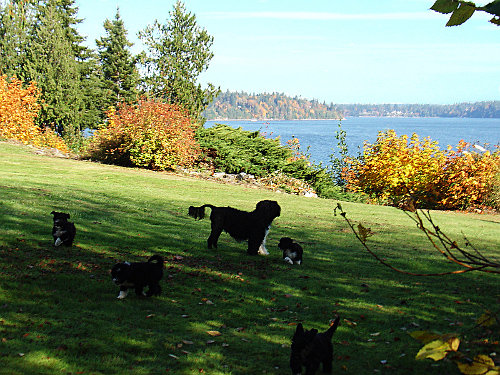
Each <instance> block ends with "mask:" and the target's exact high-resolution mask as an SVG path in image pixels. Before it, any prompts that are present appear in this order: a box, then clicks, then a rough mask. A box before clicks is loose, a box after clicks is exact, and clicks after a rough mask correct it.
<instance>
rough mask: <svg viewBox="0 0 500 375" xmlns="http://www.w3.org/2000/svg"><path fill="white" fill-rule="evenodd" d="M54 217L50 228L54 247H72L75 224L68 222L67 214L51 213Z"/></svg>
mask: <svg viewBox="0 0 500 375" xmlns="http://www.w3.org/2000/svg"><path fill="white" fill-rule="evenodd" d="M51 215H54V226H53V227H52V237H54V245H55V246H59V245H61V244H63V245H64V246H72V245H73V240H74V239H75V234H76V228H75V224H73V223H70V222H69V221H68V219H69V217H70V216H69V214H65V213H64V212H56V211H52V212H51Z"/></svg>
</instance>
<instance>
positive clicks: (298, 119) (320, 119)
mask: <svg viewBox="0 0 500 375" xmlns="http://www.w3.org/2000/svg"><path fill="white" fill-rule="evenodd" d="M349 118H422V119H425V118H427V119H431V118H436V119H446V118H449V119H457V118H463V119H485V120H488V119H490V120H495V119H497V120H498V119H500V117H464V116H456V117H452V116H346V117H342V118H341V119H338V118H337V119H335V118H297V119H274V118H265V119H250V118H216V119H207V120H206V121H247V122H266V121H339V120H341V121H344V120H347V119H349Z"/></svg>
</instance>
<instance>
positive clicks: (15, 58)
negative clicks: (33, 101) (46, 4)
mask: <svg viewBox="0 0 500 375" xmlns="http://www.w3.org/2000/svg"><path fill="white" fill-rule="evenodd" d="M33 14H34V0H31V1H29V0H24V1H13V0H11V1H7V2H6V3H5V5H2V4H0V73H2V74H7V76H8V77H13V76H16V77H17V78H19V79H21V80H23V81H26V80H27V78H29V77H28V76H27V72H26V50H27V49H28V48H29V45H30V43H31V41H30V34H31V29H32V26H33Z"/></svg>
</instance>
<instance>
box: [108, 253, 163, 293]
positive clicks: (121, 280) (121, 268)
mask: <svg viewBox="0 0 500 375" xmlns="http://www.w3.org/2000/svg"><path fill="white" fill-rule="evenodd" d="M111 277H112V279H113V282H114V283H115V284H116V285H118V286H119V287H120V294H119V295H118V297H117V298H118V299H123V298H125V297H126V296H127V294H128V290H129V289H134V290H135V294H136V295H138V296H145V297H151V296H159V295H160V294H161V286H160V280H161V278H162V277H163V258H162V257H161V256H159V255H153V256H152V257H151V258H149V260H148V261H147V262H135V263H130V262H122V263H117V264H115V265H114V266H113V268H112V269H111ZM146 286H147V287H148V288H149V289H148V291H147V292H144V288H145V287H146Z"/></svg>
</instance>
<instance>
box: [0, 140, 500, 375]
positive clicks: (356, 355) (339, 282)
mask: <svg viewBox="0 0 500 375" xmlns="http://www.w3.org/2000/svg"><path fill="white" fill-rule="evenodd" d="M262 199H273V200H277V201H278V202H279V204H280V205H281V208H282V214H281V216H280V217H279V218H277V219H276V220H275V222H274V224H273V227H272V229H271V232H270V234H269V237H268V240H267V247H268V250H269V251H270V255H269V256H267V257H264V256H258V257H249V256H247V255H246V247H245V244H244V243H237V242H236V241H234V240H232V239H231V238H230V237H229V236H228V235H227V234H223V235H222V236H221V238H220V240H219V249H218V250H208V249H206V239H207V237H208V234H209V232H210V221H209V220H208V219H205V220H202V221H195V220H194V219H193V218H191V217H189V216H188V215H187V211H188V207H189V206H190V205H201V204H204V203H212V204H215V205H231V206H233V207H237V208H240V209H246V210H251V209H253V208H254V207H255V204H256V203H257V202H258V201H259V200H262ZM336 204H337V202H336V201H333V200H323V199H312V198H303V197H298V196H292V195H284V194H278V193H274V192H272V191H268V190H261V189H253V188H245V187H242V186H234V185H223V184H219V183H216V182H211V181H203V180H198V179H192V178H187V177H180V176H176V175H173V174H168V173H155V172H150V171H144V170H138V169H125V168H119V167H114V166H106V165H100V164H95V163H91V162H85V161H77V160H68V159H58V158H50V157H47V156H41V155H36V154H34V153H33V150H32V149H30V148H27V147H21V146H17V145H13V144H9V143H4V142H2V143H0V374H33V375H34V374H37V375H39V374H169V373H170V374H198V373H206V374H289V373H290V370H289V367H288V359H289V353H290V339H291V336H292V335H293V332H294V331H295V325H296V324H297V323H298V322H302V323H303V324H304V326H305V327H306V328H317V329H318V330H324V329H326V328H327V327H328V323H329V321H330V319H333V318H334V317H335V315H336V314H339V315H340V316H341V318H342V319H341V325H340V327H339V328H338V330H337V332H336V334H335V336H334V351H335V354H334V355H335V361H334V365H333V368H334V373H335V374H342V373H345V374H440V375H442V374H453V373H458V370H457V369H456V365H455V364H454V363H451V362H448V361H440V362H433V361H431V360H428V361H416V360H415V359H414V358H415V355H416V353H417V352H418V350H419V349H420V347H421V346H422V345H421V344H420V343H419V342H418V341H416V340H414V339H413V338H411V337H410V336H409V334H408V333H409V332H412V331H415V330H426V329H430V330H435V331H440V332H443V333H444V332H457V333H459V334H460V335H461V337H462V338H463V339H464V341H463V343H462V345H463V347H464V348H467V345H469V346H470V347H471V348H472V350H473V351H475V350H479V351H481V352H482V353H485V354H489V353H492V352H496V353H500V347H499V345H498V340H499V336H500V335H499V333H498V327H496V328H495V329H494V330H492V331H491V332H489V333H488V332H486V333H484V332H481V336H477V334H476V331H477V329H475V328H474V327H475V321H476V319H477V318H478V317H479V316H480V315H481V314H482V312H483V311H484V310H485V309H486V308H491V309H494V310H495V309H496V312H498V306H499V303H500V282H499V281H500V279H499V276H498V275H497V276H495V275H491V274H484V273H468V274H464V275H454V276H446V277H430V278H423V277H411V276H406V275H403V274H398V273H395V272H393V271H391V270H389V269H387V268H385V267H383V266H382V265H380V264H379V263H377V261H376V260H374V259H373V258H371V257H370V256H369V255H368V254H367V253H366V252H365V251H364V250H363V248H362V246H361V244H359V243H358V242H357V241H356V240H355V238H354V236H353V235H352V234H351V233H350V231H349V229H348V228H347V226H346V224H345V222H344V221H343V219H342V218H341V217H339V216H337V217H335V216H334V215H333V210H334V208H335V206H336ZM342 205H343V207H344V210H345V211H347V212H348V215H349V217H350V218H351V219H352V220H354V221H356V222H359V221H362V222H363V224H364V225H365V226H368V227H371V229H372V230H373V231H374V232H375V236H374V237H372V238H371V239H370V243H371V244H372V247H373V249H375V250H376V251H377V253H378V254H380V255H381V256H383V257H384V258H385V259H387V260H389V261H390V262H392V263H394V264H395V265H397V266H399V267H402V268H405V269H408V270H410V271H417V272H440V271H447V270H453V269H454V266H452V265H450V264H448V263H446V262H445V261H442V260H441V259H440V258H439V257H438V256H436V255H435V254H434V253H432V252H431V251H429V250H428V248H429V246H428V244H427V242H426V240H425V239H424V238H423V235H422V234H421V233H420V232H418V230H417V228H416V227H415V224H414V223H413V222H412V221H411V220H410V219H409V218H407V217H406V215H405V214H404V213H403V212H401V211H398V210H396V209H394V208H390V207H380V206H372V205H363V204H355V203H343V204H342ZM52 210H56V211H63V212H68V213H70V214H71V221H74V222H75V225H76V228H77V236H76V240H75V244H74V246H73V247H71V248H65V247H58V248H55V247H54V246H53V245H52V238H51V228H52V215H50V212H51V211H52ZM433 217H434V219H435V220H436V222H437V223H438V224H439V225H440V227H441V228H442V230H443V231H445V232H446V233H447V234H449V235H451V236H453V237H456V238H457V239H461V238H462V237H463V234H465V235H467V237H468V238H469V239H470V240H471V241H472V242H473V243H474V244H475V245H476V246H477V247H479V248H481V249H484V252H485V253H487V254H489V255H490V256H492V257H493V256H496V257H497V259H498V258H500V216H498V215H473V214H464V213H454V212H436V213H434V214H433ZM462 233H463V234H462ZM282 236H289V237H292V238H295V239H297V240H299V241H300V242H301V243H302V244H303V247H304V262H303V264H302V265H300V266H290V265H289V264H286V263H284V262H283V261H282V259H281V253H280V251H279V249H278V248H277V243H278V241H279V239H280V237H282ZM426 249H427V250H426ZM152 254H160V255H162V256H164V258H165V259H166V268H165V275H164V279H163V280H162V287H163V293H162V295H161V296H160V297H152V298H149V299H146V298H138V297H136V296H135V294H134V293H130V294H129V296H128V297H127V298H125V299H124V300H117V299H116V297H117V295H118V289H117V287H116V286H114V285H113V284H112V282H111V277H110V274H109V270H110V268H111V267H112V265H113V264H114V263H115V262H117V261H123V260H129V261H143V260H147V258H148V257H149V256H150V255H152ZM210 331H216V332H217V335H216V336H213V334H214V332H211V333H212V335H211V334H209V332H210ZM485 334H486V335H489V336H484V335H485ZM485 338H488V342H483V344H482V345H472V344H469V343H468V342H472V341H474V340H477V339H485ZM495 341H496V343H495ZM499 355H500V354H499Z"/></svg>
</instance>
